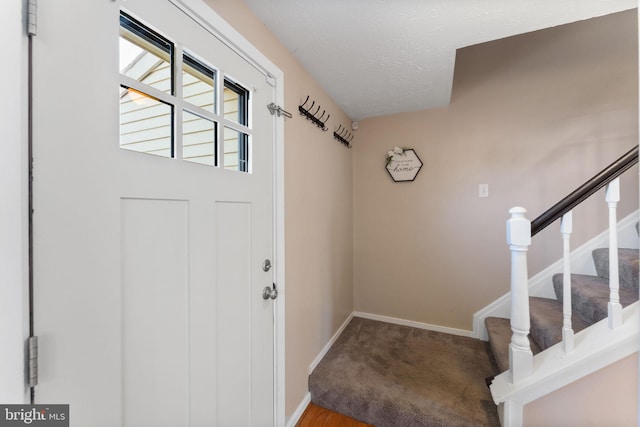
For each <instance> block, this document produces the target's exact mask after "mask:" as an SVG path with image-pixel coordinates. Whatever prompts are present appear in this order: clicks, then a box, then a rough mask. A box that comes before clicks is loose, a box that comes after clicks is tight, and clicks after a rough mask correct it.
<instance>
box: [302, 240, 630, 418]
mask: <svg viewBox="0 0 640 427" xmlns="http://www.w3.org/2000/svg"><path fill="white" fill-rule="evenodd" d="M592 256H593V260H594V263H595V267H596V271H597V276H589V275H584V274H572V275H571V282H572V283H571V294H572V295H571V298H572V306H573V316H572V326H573V329H574V332H575V333H576V334H577V333H579V332H580V331H581V330H583V329H585V328H587V327H589V326H590V325H592V324H594V323H596V322H598V321H600V320H602V319H604V318H606V317H607V304H608V301H609V280H608V275H609V249H607V248H602V249H595V250H594V251H593V253H592ZM618 258H619V277H620V302H621V304H622V306H623V307H625V306H627V305H629V304H631V303H633V302H635V301H637V300H638V274H639V268H638V261H639V252H638V250H637V249H619V250H618ZM552 280H553V286H554V290H555V294H556V297H557V299H548V298H539V297H531V298H530V301H529V304H530V316H531V330H530V334H529V338H530V342H531V349H532V351H533V353H534V354H537V353H539V352H541V351H544V350H545V349H547V348H549V347H551V346H553V345H554V344H556V343H558V342H560V341H561V339H562V274H556V275H555V276H553V279H552ZM485 324H486V327H487V331H488V334H489V343H488V344H487V343H484V342H482V341H479V340H476V339H472V338H465V337H459V336H454V335H447V334H443V333H438V332H433V331H426V330H422V329H416V328H410V327H407V326H400V325H395V324H389V323H384V322H377V321H373V320H368V319H362V318H358V317H354V318H353V319H352V320H351V322H350V324H349V325H348V326H347V327H346V328H345V330H344V331H343V333H342V334H341V335H340V337H339V338H338V340H337V341H336V342H335V343H334V345H333V346H332V347H331V349H330V350H329V352H328V353H327V354H326V355H325V357H324V358H323V359H322V361H321V362H320V363H319V364H318V366H317V367H316V368H315V370H314V371H313V372H312V374H311V375H310V376H309V391H310V393H311V400H312V402H314V403H315V404H317V405H319V406H322V407H325V408H328V409H331V410H333V411H335V412H339V413H342V414H345V415H348V416H351V417H353V418H356V419H358V420H360V421H364V422H366V423H369V424H373V425H375V426H377V427H405V426H406V427H418V426H442V427H445V426H447V427H449V426H460V427H462V426H499V425H500V423H499V421H498V416H497V410H496V406H495V404H494V403H493V400H492V397H491V394H490V392H489V389H488V387H487V386H486V384H485V378H488V377H492V376H493V375H496V374H498V373H500V372H504V371H506V370H508V369H509V343H510V340H511V334H512V332H511V327H510V322H509V319H504V318H497V317H488V318H486V319H485Z"/></svg>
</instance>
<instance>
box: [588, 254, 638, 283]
mask: <svg viewBox="0 0 640 427" xmlns="http://www.w3.org/2000/svg"><path fill="white" fill-rule="evenodd" d="M592 256H593V262H594V264H595V266H596V272H597V273H598V276H600V277H602V278H605V279H608V278H609V248H599V249H595V250H594V251H593V252H592ZM639 259H640V254H639V251H638V249H624V248H623V249H618V266H619V267H618V276H619V277H620V287H621V288H623V287H625V288H630V289H635V290H636V291H637V290H638V272H639V263H638V260H639Z"/></svg>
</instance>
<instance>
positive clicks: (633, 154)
mask: <svg viewBox="0 0 640 427" xmlns="http://www.w3.org/2000/svg"><path fill="white" fill-rule="evenodd" d="M636 163H638V146H637V145H636V146H635V147H633V148H632V149H631V150H629V151H628V152H627V153H625V154H624V155H623V156H622V157H620V158H619V159H618V160H616V161H615V162H613V163H611V164H610V165H609V166H607V167H606V168H604V169H603V170H602V171H600V172H599V173H597V174H596V175H595V176H593V178H591V179H590V180H588V181H587V182H585V183H584V184H582V185H581V186H580V187H578V188H577V189H575V190H574V191H573V192H572V193H571V194H569V195H568V196H567V197H565V198H564V199H562V200H560V201H559V202H558V203H556V204H555V205H553V206H552V207H551V208H549V209H548V210H547V211H545V212H544V213H543V214H542V215H540V216H538V217H537V218H536V219H534V220H533V221H531V236H535V235H536V234H538V233H539V232H540V231H542V230H543V229H544V228H546V227H547V226H548V225H550V224H551V223H553V222H554V221H555V220H557V219H559V218H561V217H562V215H564V214H566V213H567V212H569V211H570V210H571V209H573V208H574V207H576V206H577V205H579V204H580V203H582V202H583V201H584V200H586V199H587V198H588V197H589V196H591V195H592V194H593V193H595V192H596V191H598V190H599V189H601V188H602V187H604V186H605V185H607V184H609V183H610V182H611V181H613V180H614V179H616V178H617V177H619V176H620V175H622V174H623V173H624V172H625V171H626V170H627V169H629V168H630V167H631V166H633V165H635V164H636Z"/></svg>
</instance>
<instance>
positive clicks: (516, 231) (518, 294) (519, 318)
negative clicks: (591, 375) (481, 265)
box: [507, 146, 638, 384]
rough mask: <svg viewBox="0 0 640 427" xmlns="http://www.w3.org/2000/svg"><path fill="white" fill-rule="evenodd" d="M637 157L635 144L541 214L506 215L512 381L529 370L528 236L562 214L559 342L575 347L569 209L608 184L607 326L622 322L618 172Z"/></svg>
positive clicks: (519, 212) (514, 210) (516, 210)
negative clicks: (509, 269) (561, 287)
mask: <svg viewBox="0 0 640 427" xmlns="http://www.w3.org/2000/svg"><path fill="white" fill-rule="evenodd" d="M637 163H638V146H635V147H634V148H632V149H631V150H629V151H628V152H627V153H625V154H624V155H623V156H622V157H620V158H619V159H617V160H616V161H615V162H613V163H612V164H610V165H609V166H607V167H606V168H605V169H603V170H602V171H600V172H599V173H598V174H596V175H595V176H594V177H593V178H591V179H590V180H588V181H587V182H585V183H584V184H583V185H581V186H580V187H578V188H577V189H576V190H575V191H573V192H572V193H571V194H569V195H568V196H567V197H565V198H564V199H562V200H561V201H559V202H558V203H556V204H555V205H553V206H552V207H551V208H550V209H548V210H547V211H545V212H544V213H543V214H542V215H540V216H539V217H537V218H536V219H534V220H533V221H531V222H530V221H529V220H528V219H527V218H526V217H525V213H526V212H527V210H526V209H524V208H522V207H514V208H512V209H510V210H509V213H510V214H511V217H510V218H509V219H508V220H507V243H508V244H509V249H510V250H511V316H510V317H511V331H512V332H513V334H512V335H511V343H510V344H509V372H510V376H511V383H512V384H516V383H519V382H521V381H522V380H524V379H526V378H527V377H529V376H530V375H531V374H532V373H533V353H532V351H531V344H530V342H529V338H528V335H529V330H530V315H529V286H528V280H529V277H528V272H527V251H528V249H529V246H530V245H531V237H532V236H534V235H536V234H537V233H539V232H540V231H541V230H542V229H544V228H545V227H547V226H549V225H550V224H552V223H553V222H554V221H556V220H558V219H561V224H560V233H561V234H562V239H563V316H562V317H563V323H562V343H563V344H562V345H563V351H564V352H565V353H570V352H571V351H573V347H574V342H573V336H574V331H573V328H572V325H571V314H572V310H571V267H570V260H569V254H570V237H571V232H572V228H573V215H572V209H573V208H574V207H575V206H577V205H579V204H580V203H582V202H583V201H584V200H586V199H587V198H589V197H590V196H591V195H592V194H594V193H595V192H596V191H598V190H600V189H601V188H603V187H605V186H606V187H607V190H606V196H605V200H606V202H607V205H608V208H609V303H608V319H609V320H608V322H609V328H611V329H615V328H618V327H619V326H620V325H622V305H621V304H620V295H619V288H620V283H619V273H618V232H617V214H616V211H617V204H618V202H619V201H620V180H619V177H620V175H622V174H623V173H624V172H625V171H627V170H628V169H629V168H631V167H632V166H633V165H635V164H637Z"/></svg>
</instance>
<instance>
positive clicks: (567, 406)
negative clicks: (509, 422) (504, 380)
mask: <svg viewBox="0 0 640 427" xmlns="http://www.w3.org/2000/svg"><path fill="white" fill-rule="evenodd" d="M629 378H638V353H635V354H633V355H631V356H628V357H626V358H624V359H622V360H620V361H619V362H617V363H614V364H613V365H610V366H608V367H606V368H604V369H602V370H600V371H598V372H596V373H594V374H591V375H589V376H588V377H585V378H582V379H580V380H578V381H576V382H574V383H572V384H569V385H567V386H565V387H563V388H561V389H560V390H557V391H555V392H553V393H551V394H548V395H546V396H544V397H541V398H540V399H538V400H536V401H534V402H531V403H530V404H528V405H525V407H524V423H523V424H524V426H526V427H549V426H550V423H549V420H553V425H554V426H562V427H589V426H592V427H603V426H611V427H613V426H615V427H632V426H637V425H638V384H637V382H636V381H629V380H628V379H629Z"/></svg>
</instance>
